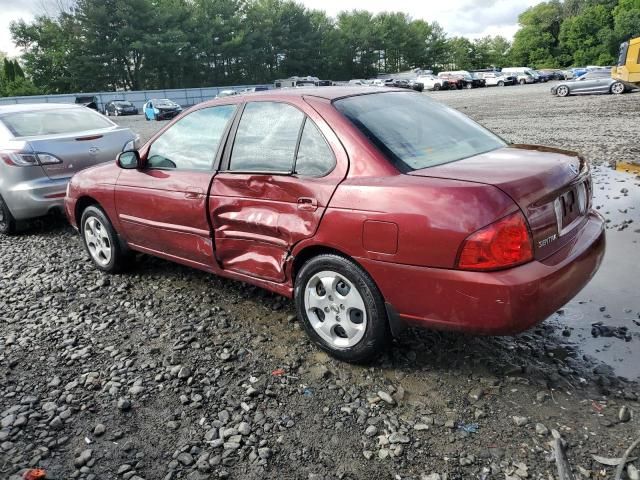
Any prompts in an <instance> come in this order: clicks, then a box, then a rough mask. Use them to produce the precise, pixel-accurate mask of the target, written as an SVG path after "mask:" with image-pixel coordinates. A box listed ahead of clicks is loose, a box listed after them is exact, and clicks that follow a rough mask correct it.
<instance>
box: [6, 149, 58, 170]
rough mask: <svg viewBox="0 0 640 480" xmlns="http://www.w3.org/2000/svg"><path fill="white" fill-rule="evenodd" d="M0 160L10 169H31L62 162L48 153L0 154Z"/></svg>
mask: <svg viewBox="0 0 640 480" xmlns="http://www.w3.org/2000/svg"><path fill="white" fill-rule="evenodd" d="M0 159H2V161H3V162H4V163H6V164H7V165H11V166H12V167H33V166H37V165H55V164H56V163H62V160H60V159H59V158H58V157H56V156H55V155H51V154H49V153H23V152H0Z"/></svg>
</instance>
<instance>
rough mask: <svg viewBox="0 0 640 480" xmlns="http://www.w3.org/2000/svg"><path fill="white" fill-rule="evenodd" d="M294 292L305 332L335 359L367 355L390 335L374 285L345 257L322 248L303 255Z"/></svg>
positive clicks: (379, 349) (363, 358)
mask: <svg viewBox="0 0 640 480" xmlns="http://www.w3.org/2000/svg"><path fill="white" fill-rule="evenodd" d="M294 298H295V304H296V309H297V313H298V318H300V319H301V321H302V323H303V325H304V328H305V330H306V331H307V334H308V335H309V337H310V338H311V339H312V340H313V341H314V342H315V343H316V344H317V345H318V346H319V347H320V348H321V349H322V350H324V351H325V352H327V353H328V354H330V355H332V356H333V357H335V358H337V359H339V360H342V361H345V362H354V363H360V362H366V361H368V360H371V359H373V358H374V357H376V356H377V355H378V354H380V353H382V352H383V351H384V349H385V348H386V346H387V344H388V342H389V340H390V338H391V332H390V329H389V322H388V320H387V313H386V309H385V304H384V299H383V298H382V295H381V294H380V291H379V290H378V287H377V286H376V284H375V283H374V282H373V280H372V279H371V277H370V276H369V275H368V274H367V272H365V271H364V270H363V269H362V268H361V267H360V266H359V265H357V264H355V263H354V262H352V261H351V260H349V259H347V258H345V257H341V256H339V255H333V254H324V255H319V256H317V257H314V258H312V259H310V260H308V261H307V262H306V263H305V264H304V265H303V266H302V268H301V269H300V271H299V272H298V274H297V275H296V284H295V289H294ZM314 305H315V306H314ZM329 322H331V323H329Z"/></svg>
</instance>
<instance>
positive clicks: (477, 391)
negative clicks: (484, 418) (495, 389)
mask: <svg viewBox="0 0 640 480" xmlns="http://www.w3.org/2000/svg"><path fill="white" fill-rule="evenodd" d="M483 396H484V390H483V389H482V388H474V389H473V390H471V391H470V392H469V401H471V402H472V403H474V402H477V401H478V400H480V399H481V398H482V397H483Z"/></svg>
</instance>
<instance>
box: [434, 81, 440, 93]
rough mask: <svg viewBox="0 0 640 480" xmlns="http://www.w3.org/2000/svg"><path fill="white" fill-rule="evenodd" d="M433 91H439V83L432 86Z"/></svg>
mask: <svg viewBox="0 0 640 480" xmlns="http://www.w3.org/2000/svg"><path fill="white" fill-rule="evenodd" d="M433 89H434V90H435V91H436V92H437V91H438V90H440V84H439V83H436V84H435V85H434V86H433Z"/></svg>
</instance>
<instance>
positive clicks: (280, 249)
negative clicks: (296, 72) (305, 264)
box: [209, 101, 348, 282]
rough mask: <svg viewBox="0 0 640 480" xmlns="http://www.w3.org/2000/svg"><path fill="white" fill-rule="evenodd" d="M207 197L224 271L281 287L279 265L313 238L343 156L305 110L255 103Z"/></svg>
mask: <svg viewBox="0 0 640 480" xmlns="http://www.w3.org/2000/svg"><path fill="white" fill-rule="evenodd" d="M233 135H234V137H235V138H234V141H233V142H231V141H230V142H228V143H229V145H230V147H229V148H228V149H227V151H226V152H225V159H224V161H223V168H222V169H221V171H220V172H218V174H217V175H216V177H215V179H214V181H213V186H212V190H211V196H210V207H209V209H210V212H211V221H212V225H213V228H214V235H215V253H216V256H217V260H218V262H219V264H220V265H221V266H222V268H224V269H227V270H230V271H234V272H237V273H242V274H245V275H250V276H252V277H257V278H261V279H264V280H269V281H274V282H284V281H285V268H284V267H285V262H286V259H287V257H288V255H289V253H290V251H291V249H292V247H293V245H295V244H296V243H298V242H299V241H301V240H303V239H305V238H309V237H311V236H313V235H314V233H315V232H316V229H317V228H318V225H319V223H320V220H321V218H322V215H323V213H324V211H325V209H326V207H327V205H328V204H329V201H330V199H331V196H332V195H333V192H334V191H335V189H336V187H337V185H338V184H339V183H340V181H342V179H343V178H344V176H345V175H346V171H347V168H348V164H347V160H346V155H345V153H344V150H341V148H342V147H340V144H339V142H338V140H337V138H336V137H335V134H334V133H333V132H332V131H331V129H330V128H329V127H328V125H327V124H326V123H325V122H324V121H323V120H322V118H321V117H320V116H319V115H318V114H317V113H316V112H315V111H314V110H313V109H311V108H310V107H309V106H308V105H304V104H303V102H301V103H300V104H298V105H297V106H296V105H292V104H289V103H282V102H274V101H254V102H250V103H247V104H246V105H245V107H244V110H243V112H242V115H241V117H240V118H239V121H237V122H236V125H235V127H234V129H233Z"/></svg>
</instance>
